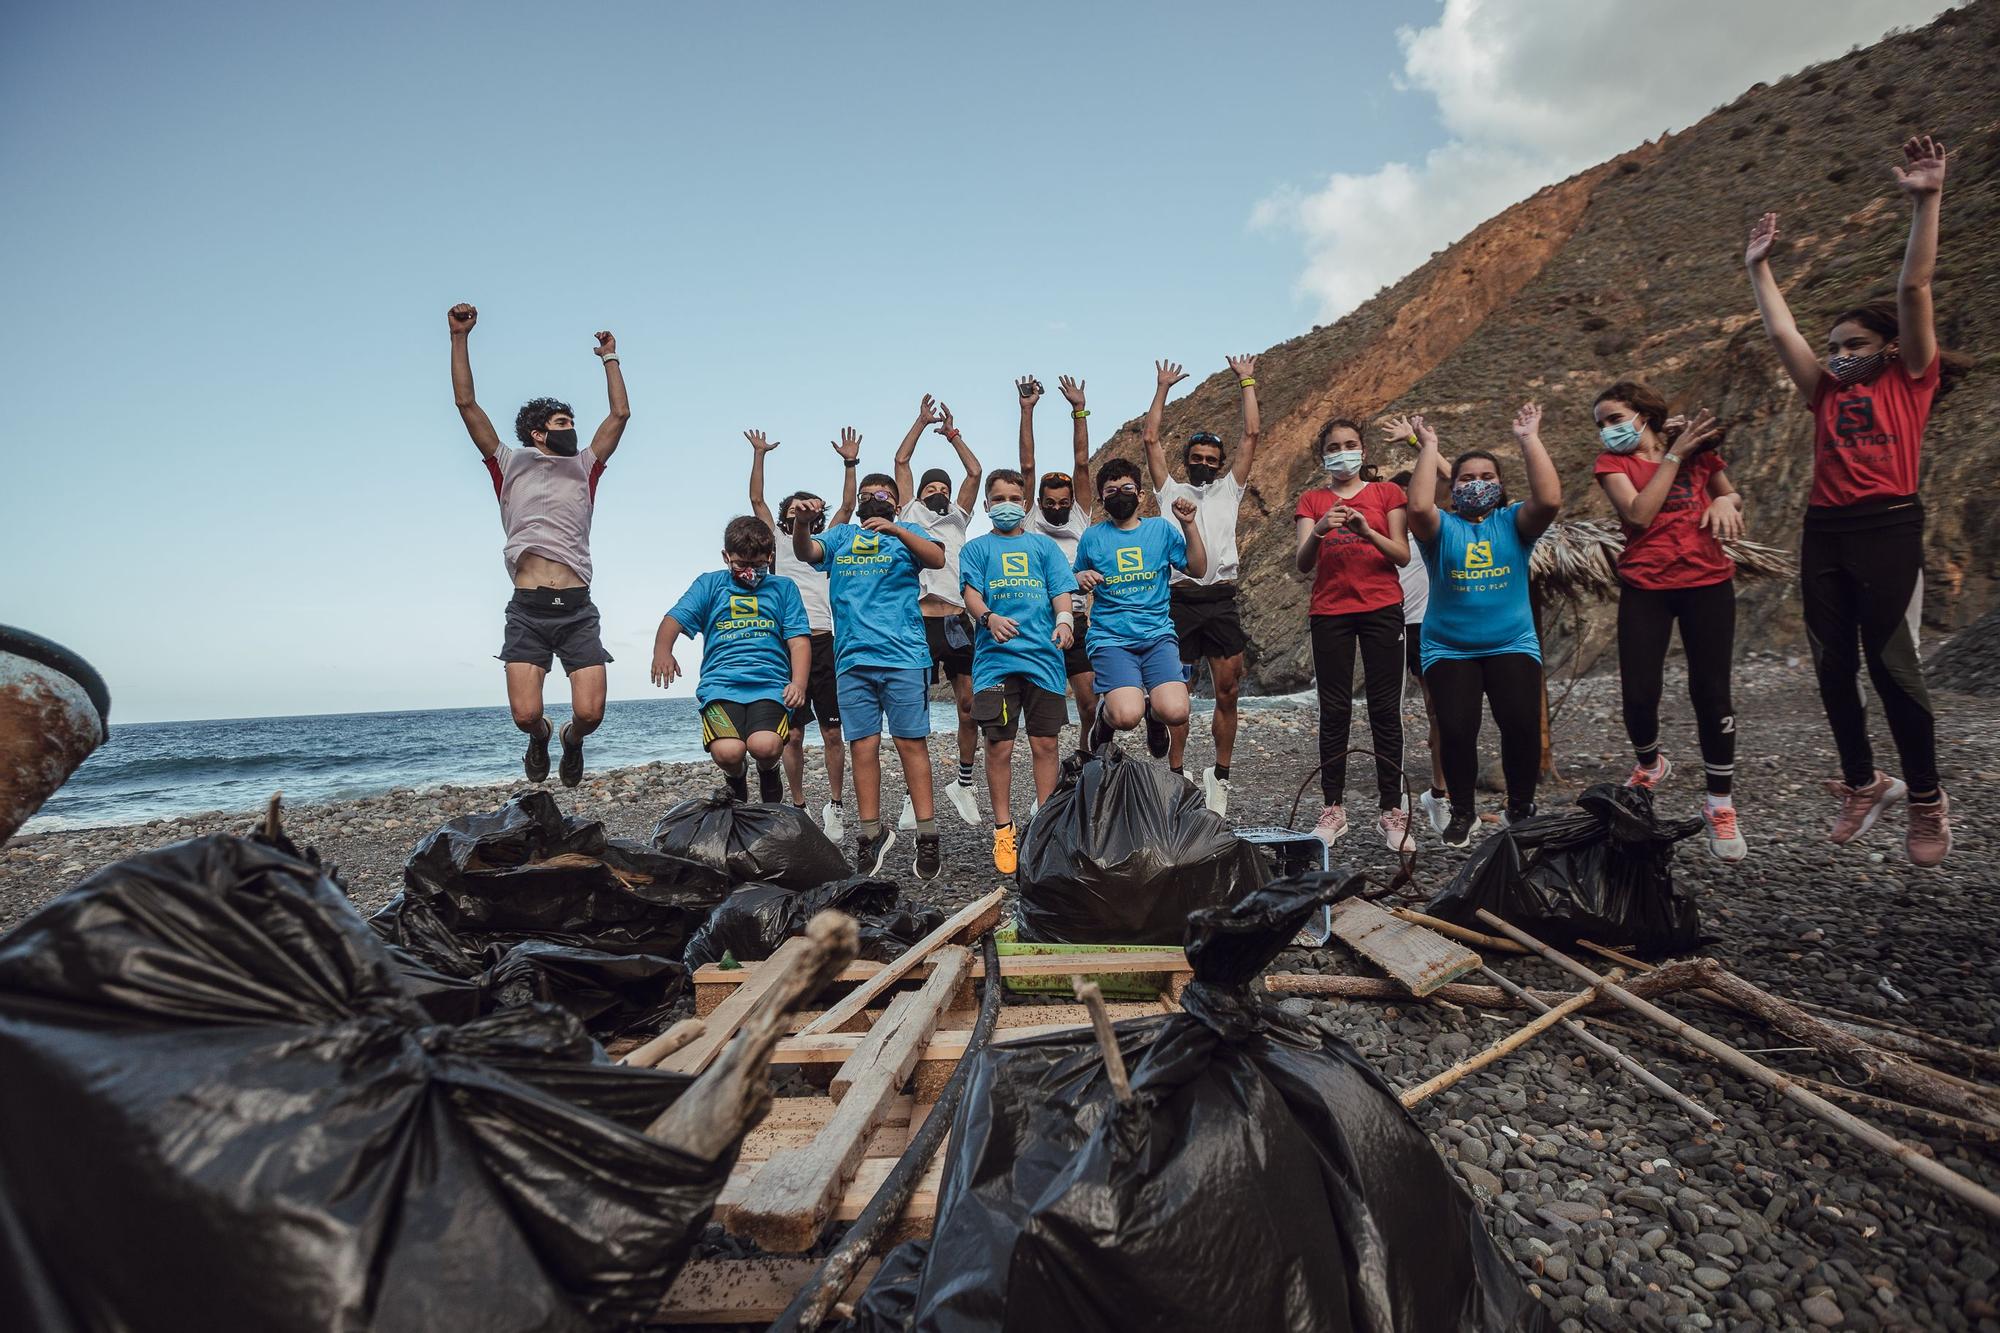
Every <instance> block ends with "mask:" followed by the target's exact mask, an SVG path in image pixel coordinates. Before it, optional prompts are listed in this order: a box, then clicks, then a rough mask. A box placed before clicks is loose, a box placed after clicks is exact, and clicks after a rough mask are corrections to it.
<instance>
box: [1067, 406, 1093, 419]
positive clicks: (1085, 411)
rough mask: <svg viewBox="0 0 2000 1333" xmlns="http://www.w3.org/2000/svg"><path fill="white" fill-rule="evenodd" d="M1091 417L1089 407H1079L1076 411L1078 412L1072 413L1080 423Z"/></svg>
mask: <svg viewBox="0 0 2000 1333" xmlns="http://www.w3.org/2000/svg"><path fill="white" fill-rule="evenodd" d="M1089 415H1090V409H1089V408H1087V407H1079V408H1078V409H1076V411H1074V412H1072V413H1070V416H1071V417H1073V418H1074V419H1076V420H1078V421H1081V420H1083V419H1084V418H1085V417H1087V416H1089Z"/></svg>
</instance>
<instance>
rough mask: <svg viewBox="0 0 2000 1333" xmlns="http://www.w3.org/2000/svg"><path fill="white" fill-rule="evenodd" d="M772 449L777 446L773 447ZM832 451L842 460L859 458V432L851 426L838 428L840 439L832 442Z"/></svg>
mask: <svg viewBox="0 0 2000 1333" xmlns="http://www.w3.org/2000/svg"><path fill="white" fill-rule="evenodd" d="M772 447H773V448H776V447H777V446H775V445H773V446H772ZM833 451H834V452H835V453H837V454H839V455H840V456H841V457H842V458H859V457H861V432H860V431H858V430H856V429H854V427H852V426H842V427H841V428H840V438H839V439H837V440H835V441H834V442H833Z"/></svg>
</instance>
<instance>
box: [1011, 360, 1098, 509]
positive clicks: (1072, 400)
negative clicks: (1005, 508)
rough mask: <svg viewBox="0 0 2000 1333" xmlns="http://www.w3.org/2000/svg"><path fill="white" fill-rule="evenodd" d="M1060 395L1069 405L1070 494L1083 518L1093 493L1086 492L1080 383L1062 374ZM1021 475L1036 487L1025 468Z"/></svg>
mask: <svg viewBox="0 0 2000 1333" xmlns="http://www.w3.org/2000/svg"><path fill="white" fill-rule="evenodd" d="M1056 387H1057V388H1059V389H1061V390H1062V396H1063V397H1064V398H1065V399H1066V400H1068V402H1069V448H1070V454H1071V457H1070V472H1069V479H1070V494H1071V495H1073V496H1075V497H1076V499H1075V501H1074V503H1075V505H1076V507H1077V509H1078V511H1080V512H1081V513H1083V514H1084V515H1085V516H1086V517H1087V516H1088V515H1089V514H1090V497H1091V496H1092V495H1093V494H1095V492H1094V491H1092V490H1091V489H1090V409H1089V408H1087V407H1085V406H1084V405H1083V381H1082V380H1077V379H1071V378H1070V377H1069V376H1067V375H1064V376H1063V377H1062V378H1061V379H1059V380H1057V381H1056ZM1021 475H1023V476H1025V477H1027V478H1028V484H1029V485H1030V486H1033V485H1035V484H1036V482H1035V478H1034V476H1033V475H1032V474H1030V473H1028V472H1027V471H1026V470H1025V469H1024V470H1023V471H1022V474H1021Z"/></svg>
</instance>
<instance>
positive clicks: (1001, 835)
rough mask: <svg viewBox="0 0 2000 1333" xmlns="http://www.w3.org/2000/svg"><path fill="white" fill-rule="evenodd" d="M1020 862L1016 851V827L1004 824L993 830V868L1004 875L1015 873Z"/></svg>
mask: <svg viewBox="0 0 2000 1333" xmlns="http://www.w3.org/2000/svg"><path fill="white" fill-rule="evenodd" d="M1019 864H1020V860H1019V857H1018V856H1016V854H1015V851H1014V826H1013V825H1012V824H1004V825H1002V826H1001V827H999V828H997V829H994V830H993V868H994V869H995V870H997V871H999V872H1000V873H1001V874H1003V875H1011V874H1013V873H1014V871H1015V869H1016V867H1017V866H1019Z"/></svg>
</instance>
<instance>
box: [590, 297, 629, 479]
mask: <svg viewBox="0 0 2000 1333" xmlns="http://www.w3.org/2000/svg"><path fill="white" fill-rule="evenodd" d="M593 350H594V351H595V352H596V353H597V356H598V358H599V359H600V360H602V361H603V362H604V390H605V394H606V396H607V397H609V398H610V400H611V410H610V412H609V413H607V414H606V416H605V418H604V420H603V422H602V423H600V424H599V425H598V427H597V434H595V435H593V436H591V437H590V452H592V453H594V454H596V455H597V461H598V462H600V463H602V462H605V461H607V460H608V459H609V458H610V457H611V455H612V454H613V453H614V452H616V451H617V448H618V437H619V436H621V435H623V434H624V433H625V423H626V422H628V421H630V420H631V419H632V404H630V403H628V402H627V401H625V372H624V371H622V370H620V369H619V368H618V340H617V339H616V338H614V337H612V336H611V334H610V332H609V331H608V330H603V329H600V330H599V331H598V333H597V346H596V348H595V349H593Z"/></svg>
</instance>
